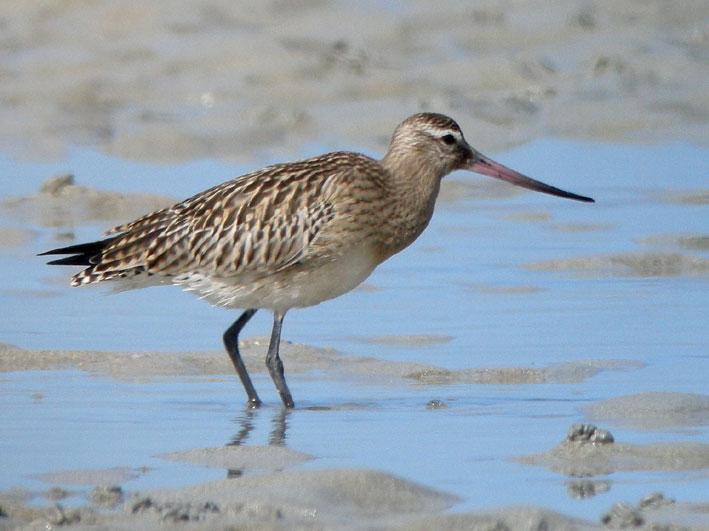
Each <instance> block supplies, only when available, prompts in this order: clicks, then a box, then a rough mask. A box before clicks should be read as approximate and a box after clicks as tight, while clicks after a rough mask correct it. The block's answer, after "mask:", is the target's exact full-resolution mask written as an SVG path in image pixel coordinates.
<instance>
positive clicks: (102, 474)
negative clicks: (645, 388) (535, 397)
mask: <svg viewBox="0 0 709 531" xmlns="http://www.w3.org/2000/svg"><path fill="white" fill-rule="evenodd" d="M266 341H267V338H255V339H253V340H249V341H244V342H243V343H242V345H241V346H242V352H243V355H244V359H245V361H246V363H247V366H249V368H250V370H252V371H253V372H254V373H255V374H257V375H259V376H257V378H256V380H255V381H256V382H257V384H260V383H263V382H264V381H265V380H266V379H267V378H266V376H265V375H263V372H264V371H263V368H262V363H261V360H262V357H263V350H264V348H265V343H266ZM283 355H284V356H285V359H287V360H288V361H289V369H290V370H291V372H292V373H293V374H294V375H295V376H294V378H295V381H296V382H299V380H301V379H303V378H305V380H306V383H309V382H308V380H310V378H309V377H308V374H312V373H313V372H316V373H317V374H318V375H319V376H318V379H320V380H322V379H323V378H324V379H325V380H329V381H330V385H329V386H328V389H329V390H330V391H332V389H334V388H337V387H338V386H340V385H342V383H343V382H344V383H345V386H348V385H352V384H353V383H354V384H355V386H359V387H361V386H363V385H364V386H366V387H374V388H376V387H377V386H382V387H386V388H392V387H394V388H398V389H399V390H400V392H404V393H405V392H406V391H405V390H406V389H407V387H408V386H410V385H411V384H412V382H414V385H415V387H417V388H418V390H419V391H422V390H423V393H422V394H420V395H419V396H417V398H416V400H415V401H414V402H415V405H414V406H412V407H414V408H416V409H417V410H419V411H428V412H430V414H432V415H442V414H446V412H449V413H450V412H452V411H455V409H457V408H460V407H461V404H459V403H456V400H452V401H446V400H440V399H431V400H428V401H427V402H425V403H423V402H422V400H423V397H426V396H433V394H434V393H437V392H439V391H440V389H441V387H440V386H441V385H453V384H455V383H458V384H461V383H462V384H467V385H470V384H478V385H487V386H500V385H502V386H509V385H516V386H519V385H522V386H525V385H527V386H530V385H540V384H552V385H561V384H565V383H567V384H568V383H575V384H579V383H581V382H584V381H591V380H593V379H594V378H597V377H598V376H599V374H600V373H602V372H604V371H621V372H627V371H638V370H641V369H642V364H641V363H638V362H633V361H631V360H584V361H579V362H570V363H567V364H563V365H562V366H550V367H546V368H523V367H519V368H481V369H476V370H472V369H464V370H446V369H443V368H441V367H436V366H433V365H423V364H419V363H410V362H385V361H384V360H380V359H375V358H365V357H353V356H343V355H342V354H341V353H339V352H337V351H335V350H334V349H319V348H314V347H309V346H306V345H302V344H295V343H285V344H284V345H283ZM0 360H2V363H1V364H0V371H2V372H3V373H5V375H7V376H9V377H11V376H12V374H18V375H22V374H27V375H33V376H32V377H31V378H30V379H29V380H27V379H23V380H24V382H25V383H24V385H23V386H22V387H21V388H22V389H23V390H24V393H27V392H29V389H28V388H27V387H26V386H27V382H28V381H35V382H36V381H40V380H42V379H43V377H42V376H41V375H43V374H44V375H45V377H51V376H52V375H57V376H58V377H60V378H64V377H66V376H67V375H69V373H67V371H71V370H74V371H75V372H76V369H79V370H80V371H81V372H82V373H84V374H89V375H95V376H98V375H102V377H109V378H112V379H114V380H117V381H118V382H119V383H118V384H117V385H116V386H115V388H117V389H119V388H120V387H121V386H122V385H124V386H129V385H132V386H133V390H132V391H130V392H129V393H128V395H129V396H130V395H131V394H133V393H135V390H136V388H139V387H142V388H148V389H147V390H146V391H145V393H141V394H145V395H146V396H145V398H142V399H141V398H138V399H137V401H136V399H135V398H134V399H132V400H130V401H127V402H118V404H117V405H116V404H114V406H113V407H117V408H118V409H121V408H127V409H128V410H129V411H132V412H133V413H134V414H136V417H135V418H134V419H133V422H138V423H140V422H141V420H140V417H141V415H140V413H138V411H139V410H140V409H141V407H143V406H141V403H142V402H141V400H142V401H146V400H147V401H151V400H153V399H154V398H156V397H158V398H159V395H156V394H155V392H154V391H152V392H151V391H150V390H149V389H150V388H151V387H155V386H156V385H158V386H159V385H160V382H161V381H164V380H165V378H166V377H169V378H175V377H180V376H181V377H182V379H185V378H187V380H189V379H194V378H196V377H202V378H206V380H205V381H206V382H207V383H210V382H211V384H212V385H213V384H215V383H217V382H221V383H222V384H225V383H228V388H229V393H230V394H231V395H235V394H237V393H235V392H234V391H236V390H237V389H235V385H234V384H235V383H236V382H234V378H233V376H231V370H232V369H231V366H230V365H229V363H228V362H227V360H226V357H225V356H224V355H223V354H222V353H221V352H187V353H159V352H155V353H131V352H126V353H121V352H115V353H111V352H87V351H31V350H23V349H18V348H16V347H11V346H8V345H4V346H2V348H1V349H0ZM8 371H9V372H8ZM16 371H20V372H19V373H17V372H16ZM22 371H31V372H22ZM35 371H39V372H35ZM35 375H36V376H39V380H38V379H37V377H36V376H35ZM260 376H263V377H260ZM85 378H86V376H83V377H81V378H79V379H78V380H77V379H76V378H75V376H71V377H70V379H72V380H73V383H72V384H71V386H72V387H73V388H75V389H76V383H77V382H79V381H81V379H85ZM338 381H339V382H340V383H338ZM5 382H6V383H7V378H5ZM120 382H123V384H121V383H120ZM365 382H366V383H365ZM299 383H300V382H299ZM202 385H205V384H204V382H203V383H202ZM35 387H37V388H40V387H41V386H37V385H36V384H35ZM304 387H307V386H304ZM100 388H101V386H99V389H100ZM114 390H115V389H114ZM184 390H185V388H184V387H181V386H180V385H179V384H178V385H177V386H176V387H175V388H174V389H171V390H170V391H169V394H171V395H173V396H174V395H176V394H177V393H182V392H184ZM122 393H125V391H123V392H121V391H119V394H122ZM56 394H57V393H56V390H54V389H47V390H46V392H45V394H43V393H40V392H35V393H33V394H32V395H31V396H29V397H26V400H27V401H31V402H32V403H34V407H37V408H46V409H52V408H54V407H57V406H58V407H60V408H63V409H64V411H65V413H64V414H66V415H76V416H77V418H76V419H75V421H74V423H75V424H76V426H75V429H77V430H79V431H81V430H84V429H91V428H90V426H91V424H92V423H93V422H95V419H94V420H92V419H88V418H83V417H85V416H86V411H83V412H82V408H86V405H85V402H84V399H83V397H81V398H77V399H74V400H72V399H66V398H64V399H62V400H61V401H60V402H59V403H57V404H56V405H55V404H53V403H54V402H56V400H57V398H56ZM333 394H334V396H332V397H331V401H333V402H336V405H332V406H323V405H310V404H312V402H308V401H306V403H305V405H304V406H302V407H299V408H298V409H296V410H295V411H292V412H291V411H286V410H280V413H278V411H279V408H278V406H277V404H273V405H267V406H266V409H267V410H269V411H268V413H267V415H269V416H271V417H272V418H271V422H270V427H269V433H268V436H267V440H264V441H263V442H267V443H268V444H253V443H252V442H251V441H250V438H251V437H252V436H254V433H252V432H254V430H255V432H259V428H258V427H256V426H255V425H257V424H258V423H259V419H261V420H263V412H257V411H255V410H248V409H247V410H245V412H244V413H243V414H242V415H241V416H240V417H239V419H238V424H239V426H240V428H239V429H238V431H236V432H235V434H233V436H232V437H231V439H230V441H229V442H228V443H227V444H226V445H224V446H218V447H201V448H200V447H193V448H189V449H186V450H178V451H170V452H166V453H160V454H157V455H154V456H152V457H153V459H152V461H153V462H152V463H151V464H147V465H146V464H143V465H137V463H136V466H130V467H125V466H123V467H111V468H105V469H78V470H59V471H56V472H49V473H41V474H34V475H32V477H33V479H34V480H35V482H36V484H39V485H41V484H44V485H47V487H46V488H45V489H41V488H40V489H36V488H35V489H32V488H26V487H15V488H12V489H8V490H4V491H2V492H1V493H0V509H2V511H3V513H2V514H3V517H2V518H3V519H2V520H0V524H2V525H3V526H4V528H5V529H15V528H20V527H22V528H25V526H29V528H41V527H43V526H47V525H50V526H63V527H64V526H66V527H67V528H70V529H72V528H77V529H80V528H106V529H131V528H140V529H159V528H165V526H171V525H178V526H179V527H180V528H187V529H191V528H195V529H198V528H204V526H207V527H210V528H229V527H230V526H237V527H239V526H245V527H250V528H254V527H255V528H269V529H292V528H294V527H297V528H303V529H323V528H329V529H330V528H370V527H376V528H382V529H430V528H431V527H433V528H436V529H460V528H465V529H490V526H498V527H500V528H509V529H530V528H538V527H539V526H546V527H547V528H551V529H601V528H604V527H608V526H610V527H613V528H621V527H623V528H646V529H665V528H667V529H705V528H706V525H707V522H708V520H707V516H708V514H709V505H708V504H707V503H697V502H682V501H678V500H675V499H674V498H671V497H668V496H665V495H663V494H662V493H658V492H650V493H648V494H647V495H646V496H643V497H642V498H640V499H638V500H635V501H633V502H632V503H631V502H619V503H613V504H610V505H609V506H608V507H606V509H605V510H604V511H603V512H602V513H601V514H599V515H598V519H596V520H595V521H594V520H593V519H590V520H588V519H583V518H578V517H571V516H569V515H565V514H563V511H561V512H556V511H553V510H550V509H545V508H541V507H533V506H504V507H499V508H494V509H485V510H476V511H462V512H461V511H455V512H454V513H450V512H449V510H450V509H451V508H454V507H455V506H456V505H459V504H460V503H461V502H462V501H463V499H462V498H461V497H460V496H458V495H456V494H453V493H450V492H446V491H445V490H439V489H436V488H431V487H430V486H427V485H425V483H423V482H418V481H411V480H407V479H404V478H403V477H400V476H398V475H396V474H392V473H387V472H384V471H381V470H377V469H367V468H360V467H356V468H352V467H331V466H328V464H327V463H328V461H332V456H333V455H336V454H337V451H335V452H334V453H333V452H332V451H329V452H326V453H323V454H321V455H314V454H310V453H306V452H302V451H298V450H295V449H292V448H291V446H292V445H291V443H290V442H289V441H290V440H291V439H292V437H291V436H290V435H289V433H288V432H289V430H293V429H294V427H295V426H297V424H298V423H299V420H302V419H303V415H307V414H311V415H322V414H328V413H333V414H335V415H348V414H351V413H354V414H355V415H357V414H359V415H362V414H364V415H365V416H367V415H372V414H373V413H374V414H376V412H377V411H378V410H382V409H393V410H394V411H399V414H401V408H400V407H398V406H392V405H391V404H388V403H387V401H386V400H384V401H381V400H380V401H378V402H377V401H368V400H364V401H361V402H355V403H352V402H339V400H341V399H340V398H339V397H338V396H337V392H334V393H333ZM190 396H193V397H194V398H197V397H198V396H199V395H195V394H194V392H192V393H190ZM117 398H119V399H120V397H117ZM89 400H91V398H89ZM214 400H215V399H214V398H213V397H212V398H207V399H206V400H205V399H204V398H202V399H201V401H200V404H201V405H200V406H199V409H200V410H199V411H196V412H193V413H197V414H198V415H199V416H202V417H203V416H205V415H206V414H207V413H208V412H209V411H212V412H214V410H215V407H216V409H217V410H219V409H225V410H233V407H232V406H231V405H227V404H223V403H220V400H224V399H223V398H219V399H217V402H214ZM187 403H189V399H188V400H184V399H183V402H182V405H181V406H180V405H179V402H174V399H173V402H172V404H173V406H175V405H177V408H178V411H176V412H175V413H176V414H177V416H178V417H179V416H181V415H182V414H183V413H184V411H181V410H184V407H185V404H187ZM190 407H193V406H190ZM463 407H465V406H463ZM584 409H585V415H586V416H587V418H590V419H592V420H595V421H597V422H599V423H601V422H613V423H616V424H618V425H620V426H623V425H624V424H629V425H632V426H633V427H634V429H640V430H663V429H668V428H671V429H676V428H677V427H692V426H700V425H703V424H706V423H707V422H708V421H709V395H703V394H696V393H672V392H653V393H640V394H636V395H627V396H622V397H618V398H611V399H606V400H600V401H597V402H594V403H591V404H588V405H586V406H585V407H584ZM98 410H99V411H101V410H103V411H106V410H110V407H109V408H107V407H106V404H102V405H100V406H99V409H98ZM113 414H115V413H111V412H110V411H109V413H108V417H107V420H109V422H111V421H112V419H111V418H112V415H113ZM487 414H490V413H487ZM146 418H151V419H152V420H151V422H153V423H154V424H156V429H157V430H158V431H165V430H169V429H170V423H171V421H170V419H159V418H155V417H154V414H153V413H152V412H150V413H149V414H148V416H147V417H146ZM355 418H356V417H355ZM11 420H13V419H11ZM360 420H361V419H360ZM336 422H343V421H342V420H340V421H336ZM84 423H86V426H85V427H84V426H82V424H84ZM403 426H406V423H403V424H402V427H403ZM185 428H187V429H191V428H192V429H199V426H191V427H190V423H189V422H187V424H185ZM57 436H58V437H59V438H61V437H62V434H61V433H59V434H57ZM257 437H259V436H257ZM260 437H262V438H263V435H260ZM186 438H187V439H190V438H189V437H186ZM440 445H441V446H442V447H444V448H447V447H448V445H446V443H445V442H441V443H440ZM167 446H170V444H169V443H168V445H167ZM517 448H519V446H517ZM372 450H374V449H373V448H372ZM437 451H440V449H439V450H437ZM462 455H463V456H465V455H467V453H466V452H463V454H462ZM452 458H453V457H452V456H451V455H448V456H447V457H446V459H448V460H450V459H452ZM138 459H140V457H138ZM508 459H509V460H510V461H511V462H513V463H519V464H521V465H524V466H528V467H543V468H546V469H548V470H549V472H550V473H551V474H552V475H555V476H558V477H564V478H566V479H565V480H564V482H563V483H564V484H565V487H566V489H567V490H568V496H569V497H570V498H572V499H577V500H583V499H590V498H592V497H594V496H597V495H599V496H602V495H603V494H605V493H608V492H609V491H611V490H612V488H613V484H614V479H613V477H614V475H615V474H618V473H633V472H638V471H644V472H651V473H666V474H667V473H670V474H671V473H679V474H689V475H690V477H691V475H693V474H703V473H705V471H706V470H707V469H709V444H706V443H700V442H691V443H682V442H673V443H668V442H665V443H646V444H636V443H628V442H624V441H622V440H616V439H615V437H614V436H613V435H612V434H611V432H610V431H608V430H606V429H601V428H597V427H596V426H595V425H592V424H574V425H571V426H570V428H569V429H568V433H567V434H566V437H565V438H564V439H563V440H562V441H561V442H559V443H558V444H557V445H556V446H554V447H553V448H550V449H548V450H547V451H545V452H542V453H539V454H528V455H515V456H510V457H509V458H508ZM110 460H111V459H108V461H110ZM156 463H163V465H160V464H156ZM169 463H177V464H181V465H182V466H186V467H187V468H188V469H192V470H193V472H192V473H191V475H190V473H189V472H188V474H187V477H191V480H189V479H188V480H187V481H184V480H183V481H184V482H185V483H186V486H184V487H181V488H175V487H170V488H156V487H152V488H140V487H139V486H138V487H136V486H135V485H136V483H137V482H139V481H140V479H141V478H148V477H150V476H151V475H155V474H156V470H159V469H160V468H161V466H167V467H168V469H169V467H170V465H169ZM308 464H309V465H310V466H308ZM196 470H214V471H215V472H216V473H218V474H219V475H222V477H223V479H212V480H210V481H196V482H195V480H197V479H198V478H199V477H202V474H200V473H199V472H195V471H196ZM158 473H159V472H158ZM171 481H173V482H174V479H173V480H171ZM507 481H514V479H513V477H509V478H507ZM662 526H665V527H662Z"/></svg>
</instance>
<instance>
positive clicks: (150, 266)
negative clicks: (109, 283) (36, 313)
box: [64, 152, 387, 285]
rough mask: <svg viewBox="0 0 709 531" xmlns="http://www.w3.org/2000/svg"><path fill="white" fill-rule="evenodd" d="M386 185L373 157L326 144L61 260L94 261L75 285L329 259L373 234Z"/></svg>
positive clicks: (233, 272)
mask: <svg viewBox="0 0 709 531" xmlns="http://www.w3.org/2000/svg"><path fill="white" fill-rule="evenodd" d="M386 194H387V184H386V178H385V175H384V174H383V170H382V167H381V166H380V165H379V163H378V162H377V161H375V160H373V159H371V158H369V157H366V156H364V155H361V154H356V153H349V152H335V153H328V154H326V155H322V156H319V157H315V158H311V159H306V160H303V161H298V162H292V163H286V164H278V165H275V166H269V167H266V168H263V169H261V170H258V171H256V172H253V173H249V174H246V175H243V176H241V177H238V178H236V179H234V180H231V181H228V182H225V183H222V184H220V185H218V186H215V187H213V188H210V189H209V190H206V191H204V192H202V193H200V194H197V195H195V196H193V197H191V198H189V199H186V200H185V201H182V202H180V203H178V204H176V205H174V206H172V207H168V208H165V209H162V210H158V211H156V212H153V213H150V214H148V215H146V216H143V217H141V218H139V219H137V220H135V221H132V222H129V223H126V224H124V225H120V226H118V227H115V228H113V229H111V230H110V231H108V232H107V233H106V234H107V235H108V236H110V237H109V238H108V239H106V240H103V241H102V242H93V243H91V244H85V245H84V246H83V248H82V246H75V251H73V252H76V253H77V255H76V256H74V257H70V258H68V259H64V260H65V262H64V263H69V262H68V261H69V260H70V259H71V258H73V259H74V261H73V262H72V263H74V264H80V263H82V261H81V260H82V259H83V260H84V263H85V264H86V265H88V267H87V268H86V269H84V270H83V271H81V272H80V273H78V274H77V275H75V276H74V279H73V284H74V285H80V284H87V283H91V282H99V281H104V280H115V279H136V278H137V277H146V276H156V275H157V276H158V277H160V278H165V277H176V276H180V275H184V274H186V273H199V274H202V275H209V276H213V277H224V278H227V277H238V276H240V275H245V276H253V275H268V274H272V273H276V272H279V271H282V270H284V269H287V268H288V267H290V266H292V265H294V264H300V265H303V264H308V263H317V262H319V261H327V260H332V259H333V256H334V255H337V254H338V253H344V252H346V251H347V248H348V247H351V246H354V245H356V244H357V243H358V241H359V240H361V239H364V238H371V236H372V234H371V233H372V232H376V231H375V230H374V229H375V226H376V223H374V220H369V221H371V223H374V225H372V226H370V224H369V223H368V218H371V217H372V216H373V215H375V214H376V211H375V210H373V205H372V204H371V203H372V202H374V203H377V199H382V198H383V197H384V196H385V195H386ZM89 255H90V256H89ZM77 258H78V259H77Z"/></svg>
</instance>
